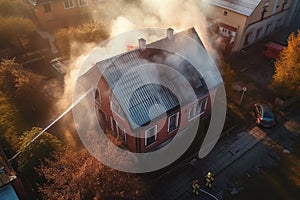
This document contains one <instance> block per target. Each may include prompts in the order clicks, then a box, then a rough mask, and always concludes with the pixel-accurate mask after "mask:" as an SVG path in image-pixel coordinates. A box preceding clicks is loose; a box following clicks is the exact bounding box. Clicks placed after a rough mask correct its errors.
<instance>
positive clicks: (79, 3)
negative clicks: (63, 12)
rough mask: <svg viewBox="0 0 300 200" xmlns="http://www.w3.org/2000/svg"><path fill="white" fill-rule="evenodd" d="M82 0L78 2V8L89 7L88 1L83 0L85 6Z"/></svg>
mask: <svg viewBox="0 0 300 200" xmlns="http://www.w3.org/2000/svg"><path fill="white" fill-rule="evenodd" d="M81 1H82V0H78V6H79V7H84V6H87V5H88V0H83V1H84V2H86V3H85V4H81V3H82V2H81Z"/></svg>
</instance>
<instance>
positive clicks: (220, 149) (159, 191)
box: [151, 127, 268, 200]
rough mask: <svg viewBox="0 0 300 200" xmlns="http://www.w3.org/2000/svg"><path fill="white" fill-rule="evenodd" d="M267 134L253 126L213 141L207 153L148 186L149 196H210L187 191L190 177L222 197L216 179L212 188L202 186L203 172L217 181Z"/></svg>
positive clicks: (202, 197) (190, 197)
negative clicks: (213, 144)
mask: <svg viewBox="0 0 300 200" xmlns="http://www.w3.org/2000/svg"><path fill="white" fill-rule="evenodd" d="M267 134H268V133H266V132H264V131H263V130H261V129H260V128H258V127H254V128H252V129H251V130H249V131H242V132H240V133H238V134H235V135H232V136H228V137H226V138H224V139H223V140H221V141H219V142H218V143H217V145H216V146H215V147H214V149H213V151H212V152H210V154H209V155H208V156H206V157H205V158H204V159H202V160H199V161H198V163H197V164H196V165H195V166H192V165H185V166H184V167H183V168H181V169H178V170H176V171H174V172H172V173H171V174H169V175H168V176H167V177H163V178H162V179H161V180H159V182H158V183H157V184H156V186H155V188H153V189H152V198H151V199H170V200H171V199H172V200H173V199H206V198H207V199H211V198H210V197H209V196H207V195H205V194H201V198H200V196H195V195H194V194H193V193H192V192H191V183H192V180H193V179H199V181H200V183H201V188H202V189H204V190H206V191H208V192H210V193H212V194H213V195H215V196H217V197H218V198H222V196H220V195H222V194H221V193H222V190H223V189H224V188H223V187H224V186H222V185H218V184H217V181H216V183H215V185H214V187H213V189H206V188H204V187H203V182H202V179H204V176H205V174H206V173H207V172H208V171H211V172H212V173H213V174H214V175H215V178H216V180H217V179H218V174H219V173H220V172H221V171H222V170H224V169H225V168H226V167H228V166H229V165H230V164H231V163H233V162H234V161H235V160H236V159H238V158H239V157H241V156H242V155H243V154H244V153H246V152H247V151H248V150H250V149H251V148H252V147H253V146H254V145H256V144H257V143H258V142H260V141H261V140H262V139H263V138H265V137H266V136H267Z"/></svg>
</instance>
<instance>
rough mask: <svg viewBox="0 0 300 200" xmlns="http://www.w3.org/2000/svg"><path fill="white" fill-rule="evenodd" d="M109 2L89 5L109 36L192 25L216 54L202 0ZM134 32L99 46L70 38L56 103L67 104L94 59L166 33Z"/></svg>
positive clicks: (120, 0) (108, 55)
mask: <svg viewBox="0 0 300 200" xmlns="http://www.w3.org/2000/svg"><path fill="white" fill-rule="evenodd" d="M109 2H111V3H109ZM109 2H106V3H105V4H103V5H100V6H102V7H101V8H100V9H99V10H98V11H99V12H97V9H96V10H95V8H93V10H91V16H93V17H94V18H95V19H101V18H102V17H104V18H105V19H101V20H103V21H105V22H106V24H110V27H109V29H108V30H111V31H110V36H111V37H113V36H116V35H119V34H122V33H125V32H128V31H131V30H135V29H144V28H160V29H167V28H169V27H172V28H173V29H174V30H175V32H179V31H182V30H185V29H188V28H191V27H194V28H195V29H196V31H197V33H198V34H199V35H200V38H201V40H202V42H203V43H204V46H205V47H206V49H208V51H210V52H211V54H213V56H217V53H216V51H214V50H213V48H212V47H211V45H210V41H209V34H208V33H207V28H208V27H207V26H208V24H207V23H206V21H207V20H206V13H207V12H209V7H208V6H207V3H206V0H176V1H174V0H141V1H128V0H115V1H109ZM135 33H136V34H134V35H130V34H129V37H125V39H124V37H120V39H119V40H118V39H116V40H111V41H110V42H108V43H106V44H104V45H102V46H98V44H84V45H83V44H78V43H76V42H74V44H72V48H71V59H70V60H71V61H72V62H71V64H70V65H69V69H70V70H69V73H68V74H67V75H66V77H65V88H64V95H63V98H62V100H61V101H60V102H58V107H59V108H62V109H63V108H66V107H67V106H69V105H70V104H71V102H72V94H73V90H74V85H75V82H76V80H77V78H78V76H79V75H81V74H83V73H85V72H86V71H88V70H89V69H90V68H91V67H93V66H94V65H95V64H96V63H97V62H99V61H101V60H103V59H106V58H109V57H112V56H114V55H118V54H120V53H122V52H125V51H127V50H128V49H127V48H128V45H130V46H138V39H139V38H141V37H143V38H147V43H151V42H153V41H156V40H158V39H161V38H162V37H166V35H156V34H155V33H153V34H147V35H145V33H144V32H142V31H141V32H136V31H135ZM165 33H166V31H165ZM78 55H80V56H78ZM79 69H80V74H79ZM60 110H61V109H60Z"/></svg>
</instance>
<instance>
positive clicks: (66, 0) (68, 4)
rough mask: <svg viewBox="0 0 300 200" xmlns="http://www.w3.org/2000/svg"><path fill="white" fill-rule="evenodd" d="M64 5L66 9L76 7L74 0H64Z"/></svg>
mask: <svg viewBox="0 0 300 200" xmlns="http://www.w3.org/2000/svg"><path fill="white" fill-rule="evenodd" d="M64 7H65V9H68V8H73V7H74V3H73V0H64Z"/></svg>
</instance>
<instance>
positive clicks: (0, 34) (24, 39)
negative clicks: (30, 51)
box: [0, 16, 36, 49]
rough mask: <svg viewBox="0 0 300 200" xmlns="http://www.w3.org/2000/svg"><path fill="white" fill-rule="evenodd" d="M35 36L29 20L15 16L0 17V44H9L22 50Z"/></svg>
mask: <svg viewBox="0 0 300 200" xmlns="http://www.w3.org/2000/svg"><path fill="white" fill-rule="evenodd" d="M35 34H36V32H35V29H34V25H33V23H32V21H31V20H29V19H26V18H23V17H15V16H10V17H0V38H1V40H0V41H1V43H9V44H10V45H13V46H15V47H18V48H21V49H24V48H26V47H28V46H29V45H30V42H31V41H32V40H33V39H34V35H35ZM7 45H8V44H7Z"/></svg>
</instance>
